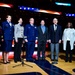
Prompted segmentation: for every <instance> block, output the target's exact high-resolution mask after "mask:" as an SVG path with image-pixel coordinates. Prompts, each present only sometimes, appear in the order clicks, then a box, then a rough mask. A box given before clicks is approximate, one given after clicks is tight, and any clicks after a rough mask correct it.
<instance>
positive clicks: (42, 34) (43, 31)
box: [38, 20, 48, 60]
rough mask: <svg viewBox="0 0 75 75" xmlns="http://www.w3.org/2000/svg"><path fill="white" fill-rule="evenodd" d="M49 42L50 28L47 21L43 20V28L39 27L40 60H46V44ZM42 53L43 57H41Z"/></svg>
mask: <svg viewBox="0 0 75 75" xmlns="http://www.w3.org/2000/svg"><path fill="white" fill-rule="evenodd" d="M47 42H48V28H47V27H46V26H45V21H44V20H41V26H39V27H38V60H45V49H46V43H47ZM40 52H42V57H40Z"/></svg>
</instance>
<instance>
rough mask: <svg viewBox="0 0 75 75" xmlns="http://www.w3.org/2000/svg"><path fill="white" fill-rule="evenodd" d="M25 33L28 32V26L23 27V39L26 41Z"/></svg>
mask: <svg viewBox="0 0 75 75" xmlns="http://www.w3.org/2000/svg"><path fill="white" fill-rule="evenodd" d="M27 31H28V26H27V25H26V26H25V27H24V39H27Z"/></svg>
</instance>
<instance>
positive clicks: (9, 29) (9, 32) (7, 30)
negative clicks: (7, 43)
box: [2, 21, 14, 40]
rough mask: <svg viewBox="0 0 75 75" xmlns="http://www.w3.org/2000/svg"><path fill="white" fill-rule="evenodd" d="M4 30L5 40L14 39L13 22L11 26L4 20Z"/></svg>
mask: <svg viewBox="0 0 75 75" xmlns="http://www.w3.org/2000/svg"><path fill="white" fill-rule="evenodd" d="M2 30H3V35H4V40H13V35H14V26H13V24H12V23H11V26H10V25H9V23H8V22H7V21H5V22H3V23H2Z"/></svg>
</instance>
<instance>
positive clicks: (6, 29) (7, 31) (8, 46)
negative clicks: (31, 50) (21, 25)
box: [2, 15, 14, 64]
mask: <svg viewBox="0 0 75 75" xmlns="http://www.w3.org/2000/svg"><path fill="white" fill-rule="evenodd" d="M11 19H12V17H11V16H10V15H7V17H6V21H5V22H3V23H2V30H3V37H4V46H5V47H4V64H7V63H9V60H8V53H9V51H11V50H12V40H13V35H14V26H13V24H12V23H11Z"/></svg>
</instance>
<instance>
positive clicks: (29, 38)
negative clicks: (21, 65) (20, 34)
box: [24, 18, 38, 61]
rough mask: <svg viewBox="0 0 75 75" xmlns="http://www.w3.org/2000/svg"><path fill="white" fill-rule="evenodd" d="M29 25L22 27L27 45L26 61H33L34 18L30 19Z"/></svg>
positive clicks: (35, 38)
mask: <svg viewBox="0 0 75 75" xmlns="http://www.w3.org/2000/svg"><path fill="white" fill-rule="evenodd" d="M29 22H30V24H27V25H26V26H25V27H24V38H25V42H26V44H27V50H26V61H33V59H32V55H33V52H34V49H35V42H37V39H38V37H37V34H38V33H37V27H36V26H35V25H34V18H30V20H29Z"/></svg>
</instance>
